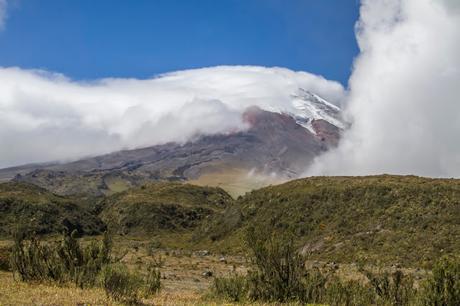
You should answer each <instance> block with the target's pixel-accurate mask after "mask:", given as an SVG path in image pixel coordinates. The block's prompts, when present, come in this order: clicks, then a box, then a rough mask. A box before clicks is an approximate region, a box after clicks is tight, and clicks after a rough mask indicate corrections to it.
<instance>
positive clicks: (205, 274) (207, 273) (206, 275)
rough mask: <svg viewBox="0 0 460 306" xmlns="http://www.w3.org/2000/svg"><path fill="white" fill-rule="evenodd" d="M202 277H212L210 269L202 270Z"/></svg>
mask: <svg viewBox="0 0 460 306" xmlns="http://www.w3.org/2000/svg"><path fill="white" fill-rule="evenodd" d="M202 275H203V276H204V277H212V271H209V270H208V271H204V272H203V274H202Z"/></svg>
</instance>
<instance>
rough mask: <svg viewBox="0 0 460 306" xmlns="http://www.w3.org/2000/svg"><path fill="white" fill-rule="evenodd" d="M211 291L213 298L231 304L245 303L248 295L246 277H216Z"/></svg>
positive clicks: (235, 275)
mask: <svg viewBox="0 0 460 306" xmlns="http://www.w3.org/2000/svg"><path fill="white" fill-rule="evenodd" d="M211 291H212V295H213V296H215V297H219V298H222V299H225V300H228V301H230V302H241V301H244V300H245V299H246V296H247V293H248V285H247V281H246V277H244V276H241V275H237V274H234V275H232V276H231V277H216V278H214V282H213V285H212V289H211Z"/></svg>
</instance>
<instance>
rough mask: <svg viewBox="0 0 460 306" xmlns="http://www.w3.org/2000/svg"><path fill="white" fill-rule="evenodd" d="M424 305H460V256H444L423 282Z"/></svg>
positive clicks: (422, 300)
mask: <svg viewBox="0 0 460 306" xmlns="http://www.w3.org/2000/svg"><path fill="white" fill-rule="evenodd" d="M420 302H421V304H422V305H436V306H438V305H439V306H454V305H460V258H458V257H443V258H441V259H440V260H439V262H437V263H436V264H435V266H434V268H433V274H432V275H431V276H430V277H429V278H428V279H427V280H426V282H425V283H424V284H423V292H422V294H421V298H420Z"/></svg>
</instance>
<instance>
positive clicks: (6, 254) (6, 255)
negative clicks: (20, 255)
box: [0, 247, 11, 271]
mask: <svg viewBox="0 0 460 306" xmlns="http://www.w3.org/2000/svg"><path fill="white" fill-rule="evenodd" d="M10 253H11V249H10V248H5V247H0V271H11V264H10Z"/></svg>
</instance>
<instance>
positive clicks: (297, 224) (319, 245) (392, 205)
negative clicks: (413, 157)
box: [200, 175, 460, 266]
mask: <svg viewBox="0 0 460 306" xmlns="http://www.w3.org/2000/svg"><path fill="white" fill-rule="evenodd" d="M252 225H254V226H257V227H260V228H266V229H268V230H270V229H275V230H285V229H290V230H292V231H294V233H295V234H296V236H297V237H298V244H299V247H301V248H302V251H303V253H305V254H307V255H308V256H309V257H310V258H312V259H315V258H317V259H322V260H324V259H328V260H334V261H338V262H355V261H368V262H374V263H376V262H382V263H402V264H404V265H408V266H413V265H420V264H421V265H428V266H429V265H430V263H431V262H432V261H433V259H435V258H437V257H439V256H441V255H443V254H447V253H457V254H458V253H459V252H460V180H453V179H427V178H420V177H413V176H387V175H383V176H371V177H314V178H306V179H300V180H295V181H291V182H288V183H285V184H282V185H278V186H270V187H266V188H262V189H259V190H256V191H253V192H251V193H249V194H247V195H246V196H245V197H242V198H239V199H238V201H236V204H235V205H234V206H231V207H229V208H227V209H226V210H225V212H224V213H223V214H222V215H220V216H219V217H218V218H215V219H214V220H211V221H210V222H208V223H206V224H204V225H203V226H202V228H201V229H200V230H201V233H200V234H201V237H203V236H204V237H206V238H205V239H206V240H209V241H213V243H214V245H215V247H218V248H220V249H229V250H235V249H241V236H242V234H243V233H244V231H245V229H246V228H247V227H249V226H252Z"/></svg>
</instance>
